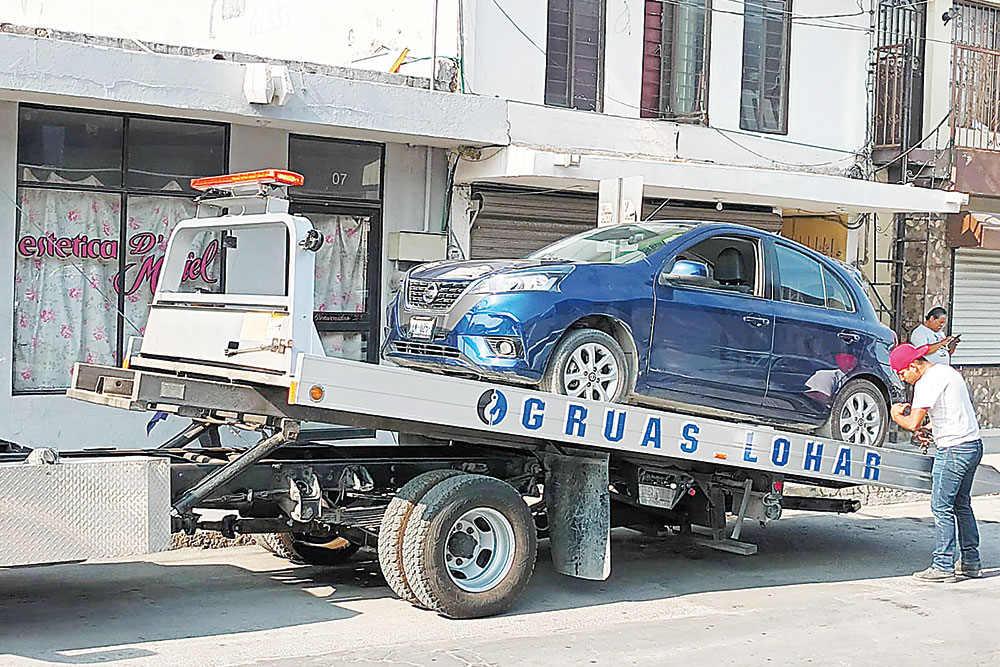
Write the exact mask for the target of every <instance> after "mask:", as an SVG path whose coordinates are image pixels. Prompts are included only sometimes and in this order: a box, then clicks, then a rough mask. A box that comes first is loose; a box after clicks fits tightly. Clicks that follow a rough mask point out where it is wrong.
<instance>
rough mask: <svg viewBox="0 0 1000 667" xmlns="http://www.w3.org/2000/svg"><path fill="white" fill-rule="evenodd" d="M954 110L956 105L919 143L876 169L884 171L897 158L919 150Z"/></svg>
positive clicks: (899, 158)
mask: <svg viewBox="0 0 1000 667" xmlns="http://www.w3.org/2000/svg"><path fill="white" fill-rule="evenodd" d="M954 110H955V107H952V108H950V109H948V113H946V114H945V115H944V118H942V119H941V120H940V121H938V124H937V125H935V126H934V129H933V130H931V131H930V132H928V133H927V134H926V135H924V138H923V139H921V140H920V141H918V142H917V143H915V144H913V145H912V146H910V147H909V148H907V149H906V150H905V151H903V152H902V153H900V154H899V155H897V156H896V157H894V158H892V159H891V160H889V161H888V162H886V163H885V164H883V165H881V166H880V167H878V168H877V169H876V170H875V171H876V172H879V171H882V170H883V169H885V168H886V167H888V166H889V165H891V164H893V163H894V162H896V161H897V160H901V159H903V158H904V157H906V156H907V155H909V154H910V153H912V152H913V151H915V150H917V149H918V148H919V147H920V145H921V144H923V143H924V142H925V141H927V140H928V139H930V138H931V137H932V136H933V135H934V134H935V133H936V132H937V131H938V130H939V129H941V126H942V125H944V123H945V121H946V120H948V118H950V117H951V113H952V111H954Z"/></svg>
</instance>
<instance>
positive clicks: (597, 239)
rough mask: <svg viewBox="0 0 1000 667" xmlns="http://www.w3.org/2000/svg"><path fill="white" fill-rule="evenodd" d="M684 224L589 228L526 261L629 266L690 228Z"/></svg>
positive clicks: (689, 225)
mask: <svg viewBox="0 0 1000 667" xmlns="http://www.w3.org/2000/svg"><path fill="white" fill-rule="evenodd" d="M693 227H694V225H691V224H683V223H664V222H645V223H637V224H630V225H615V226H613V227H601V228H598V229H591V230H588V231H586V232H584V233H582V234H577V235H576V236H570V237H569V238H566V239H563V240H561V241H556V242H555V243H553V244H552V245H549V246H546V247H544V248H542V249H541V250H538V251H536V252H533V253H531V254H530V255H528V259H560V260H568V261H572V262H587V263H604V264H628V263H630V262H637V261H639V260H642V259H645V258H646V257H648V256H649V255H651V254H652V253H654V252H656V251H657V250H659V249H660V248H662V247H663V246H664V245H665V244H666V243H667V242H668V241H670V240H671V239H673V238H676V237H677V236H680V235H681V234H683V233H685V232H687V231H689V230H690V229H692V228H693Z"/></svg>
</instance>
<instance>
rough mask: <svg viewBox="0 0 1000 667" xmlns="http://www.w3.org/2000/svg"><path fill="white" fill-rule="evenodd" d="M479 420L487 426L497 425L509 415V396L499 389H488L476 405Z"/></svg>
mask: <svg viewBox="0 0 1000 667" xmlns="http://www.w3.org/2000/svg"><path fill="white" fill-rule="evenodd" d="M476 412H477V413H478V414H479V420H480V421H482V422H483V423H484V424H486V425H487V426H496V425H497V424H499V423H500V422H502V421H503V418H504V417H506V416H507V397H506V396H504V395H503V392H502V391H500V390H499V389H487V390H486V391H484V392H483V395H482V396H480V397H479V403H478V404H477V406H476Z"/></svg>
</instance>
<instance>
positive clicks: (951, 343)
mask: <svg viewBox="0 0 1000 667" xmlns="http://www.w3.org/2000/svg"><path fill="white" fill-rule="evenodd" d="M961 342H962V341H960V340H959V339H958V338H957V337H955V336H949V337H948V354H955V348H956V347H958V344H959V343H961Z"/></svg>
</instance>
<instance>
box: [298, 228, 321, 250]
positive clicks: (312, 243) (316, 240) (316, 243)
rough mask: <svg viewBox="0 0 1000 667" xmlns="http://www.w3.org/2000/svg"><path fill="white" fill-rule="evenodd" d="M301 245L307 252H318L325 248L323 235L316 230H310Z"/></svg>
mask: <svg viewBox="0 0 1000 667" xmlns="http://www.w3.org/2000/svg"><path fill="white" fill-rule="evenodd" d="M299 245H300V246H302V248H303V249H305V250H309V251H311V252H317V251H318V250H319V249H320V248H322V247H323V235H322V234H320V233H319V232H317V231H316V230H315V229H310V230H309V231H308V232H306V237H305V238H304V239H302V241H300V242H299Z"/></svg>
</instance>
